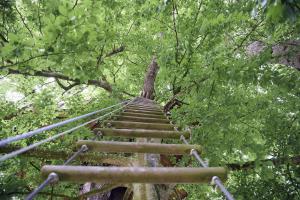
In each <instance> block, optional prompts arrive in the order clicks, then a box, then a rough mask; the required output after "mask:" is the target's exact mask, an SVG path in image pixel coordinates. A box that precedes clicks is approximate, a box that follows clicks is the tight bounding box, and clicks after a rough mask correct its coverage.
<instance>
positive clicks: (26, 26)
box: [15, 6, 33, 38]
mask: <svg viewBox="0 0 300 200" xmlns="http://www.w3.org/2000/svg"><path fill="white" fill-rule="evenodd" d="M15 9H16V11H17V13H18V14H19V15H20V18H21V20H22V22H23V24H24V26H25V28H26V29H27V30H28V32H29V33H30V35H31V37H32V38H33V34H32V32H31V30H30V29H29V27H28V25H27V24H26V22H25V19H24V17H23V16H22V14H21V12H20V11H19V10H18V8H17V6H15Z"/></svg>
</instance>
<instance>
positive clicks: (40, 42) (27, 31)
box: [0, 0, 300, 199]
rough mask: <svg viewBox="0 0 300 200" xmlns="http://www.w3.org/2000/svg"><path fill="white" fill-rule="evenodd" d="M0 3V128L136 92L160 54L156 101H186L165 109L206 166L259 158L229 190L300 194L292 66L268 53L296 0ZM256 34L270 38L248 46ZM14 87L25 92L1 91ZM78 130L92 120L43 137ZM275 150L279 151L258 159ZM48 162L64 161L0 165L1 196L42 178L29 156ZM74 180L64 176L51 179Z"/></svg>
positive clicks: (16, 127)
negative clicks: (188, 134)
mask: <svg viewBox="0 0 300 200" xmlns="http://www.w3.org/2000/svg"><path fill="white" fill-rule="evenodd" d="M0 13H1V20H0V24H1V27H0V56H1V66H0V74H1V76H2V79H1V83H0V84H1V88H0V93H1V98H0V101H1V105H0V116H1V121H0V130H1V135H0V138H1V139H3V138H6V137H8V136H13V135H17V134H21V133H24V132H26V131H28V130H33V129H36V128H38V127H41V126H45V125H48V124H51V123H54V122H58V121H61V120H62V119H66V118H70V117H73V116H78V115H80V114H83V113H87V112H89V111H93V110H96V109H100V108H103V107H106V106H108V105H112V104H114V103H116V102H118V101H119V100H120V99H126V98H129V97H131V96H138V95H139V92H140V90H141V89H142V83H143V79H144V74H145V72H146V69H147V66H148V65H149V63H150V61H151V58H152V56H153V55H156V56H157V59H158V63H159V66H160V71H159V73H158V77H157V81H156V100H157V101H158V102H159V103H161V105H164V104H165V103H167V102H168V101H169V100H171V99H172V98H177V99H179V100H180V101H182V102H183V105H182V106H181V107H177V108H175V109H173V110H172V111H171V112H172V119H173V120H174V121H175V122H176V123H177V124H178V125H179V126H180V127H181V128H183V129H184V128H190V129H192V133H193V134H192V138H191V139H192V140H191V141H192V142H193V143H198V144H201V145H203V147H204V149H205V154H204V155H203V156H204V157H205V158H206V159H207V160H208V161H209V163H210V165H211V166H219V165H220V166H224V165H228V164H230V163H238V164H239V163H241V164H242V163H245V162H249V161H255V166H254V168H251V169H242V170H239V171H232V172H231V173H230V177H229V180H228V182H227V187H228V188H229V190H230V191H231V192H232V193H233V195H234V196H235V197H236V199H299V198H300V190H299V188H300V178H299V177H300V175H299V163H298V165H296V164H295V163H291V162H288V161H287V160H288V158H289V157H293V156H297V155H299V152H300V151H299V150H300V149H299V148H300V147H299V143H300V134H299V133H300V127H299V126H300V121H299V117H300V116H299V115H300V113H299V110H300V104H299V97H300V89H299V88H300V73H299V71H297V70H296V69H295V68H293V67H287V66H284V65H280V64H276V62H275V60H276V59H274V55H272V53H271V51H270V50H271V49H272V46H273V45H276V44H279V43H282V42H286V41H295V40H299V32H300V31H299V30H300V18H299V3H298V2H297V1H279V0H276V1H258V2H256V1H231V0H228V1H221V0H206V1H204V0H202V1H201V0H199V1H192V0H185V1H178V0H164V1H161V0H151V1H145V0H132V1H125V0H124V1H114V0H111V1H104V0H103V1H93V0H74V1H68V0H51V1H41V0H34V1H33V0H32V1H31V0H19V1H9V0H4V1H1V2H0ZM251 13H252V14H251ZM253 41H261V42H263V43H264V44H265V45H266V48H265V49H264V51H262V52H260V53H259V54H258V55H256V56H250V55H249V54H247V51H246V47H247V46H248V45H249V44H250V43H252V42H253ZM296 47H297V48H299V46H296ZM291 53H293V52H291ZM12 92H17V93H18V94H19V96H21V98H20V99H19V100H15V101H8V98H7V95H11V93H12ZM15 98H16V97H15ZM72 125H73V124H71V125H69V126H67V127H71V126H72ZM67 127H65V128H67ZM60 130H63V129H59V130H55V131H49V132H47V133H45V134H42V135H40V136H37V137H33V138H31V139H28V140H24V141H21V142H18V143H16V144H18V145H20V146H25V145H27V144H31V143H33V142H35V141H37V140H40V139H44V138H47V137H49V136H50V135H53V134H55V133H57V131H60ZM84 137H92V133H91V132H90V131H89V130H88V128H83V129H81V130H80V131H77V132H75V133H74V134H71V135H69V136H66V137H64V138H63V139H59V140H57V141H55V142H53V143H48V144H46V145H44V146H43V147H44V148H48V149H49V150H51V149H62V150H65V149H70V148H72V146H71V145H72V144H73V142H74V141H76V140H77V139H78V138H84ZM281 158H284V159H285V161H286V162H282V163H279V164H278V163H274V162H262V160H265V159H281ZM32 163H33V164H32ZM45 163H60V164H61V163H62V161H48V160H44V159H43V158H35V159H33V158H30V159H29V158H23V157H18V158H16V159H12V160H10V161H8V162H5V163H4V164H2V165H1V173H0V180H1V181H0V197H1V199H4V198H8V199H12V198H13V196H14V197H19V198H22V197H23V193H26V192H28V191H30V190H32V189H34V188H35V187H36V186H37V185H38V184H39V183H40V181H41V179H40V178H39V177H40V176H39V175H40V174H39V172H38V171H37V170H36V168H35V167H34V166H38V167H41V166H42V165H43V164H45ZM184 164H186V165H193V166H197V165H196V163H195V162H193V163H189V162H188V161H187V163H183V165H184ZM33 165H34V166H33ZM12 177H13V178H12ZM181 187H183V188H185V189H186V190H187V191H188V193H189V199H222V196H221V195H220V193H219V192H217V191H215V190H214V189H211V187H208V186H203V185H200V186H199V185H191V186H187V185H183V186H181ZM47 191H48V192H51V188H48V189H47ZM76 191H78V187H77V186H76V185H72V184H66V185H60V186H56V187H55V189H54V193H55V194H64V195H67V196H73V195H74V194H76ZM11 192H12V193H13V192H15V193H13V194H11V195H8V194H9V193H11ZM16 192H19V193H16ZM39 198H40V199H44V198H45V196H40V197H39Z"/></svg>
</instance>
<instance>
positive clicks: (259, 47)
mask: <svg viewBox="0 0 300 200" xmlns="http://www.w3.org/2000/svg"><path fill="white" fill-rule="evenodd" d="M266 48H267V45H266V44H265V43H263V42H261V41H255V42H252V43H251V44H250V45H248V46H247V48H246V53H247V54H248V55H249V56H256V55H259V54H260V53H261V52H263V51H264V50H265V49H266ZM271 53H272V57H273V60H272V62H273V63H278V64H282V65H286V66H290V67H294V68H296V69H298V70H300V40H290V41H285V42H280V43H278V44H274V45H272V46H271Z"/></svg>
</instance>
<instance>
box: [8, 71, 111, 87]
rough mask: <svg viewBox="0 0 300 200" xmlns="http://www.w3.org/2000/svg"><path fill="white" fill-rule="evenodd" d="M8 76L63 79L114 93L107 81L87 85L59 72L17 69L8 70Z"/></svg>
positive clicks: (88, 82)
mask: <svg viewBox="0 0 300 200" xmlns="http://www.w3.org/2000/svg"><path fill="white" fill-rule="evenodd" d="M8 74H17V75H24V76H36V77H47V78H56V79H61V80H66V81H72V82H74V84H75V83H76V85H79V84H87V85H94V86H97V87H101V88H103V89H105V90H106V91H108V92H112V87H111V85H110V84H109V83H108V82H106V81H102V80H88V81H87V82H86V83H82V82H81V81H80V80H79V79H73V78H71V77H68V76H65V75H63V74H60V73H57V72H52V71H36V70H32V71H31V72H28V71H20V70H15V69H8Z"/></svg>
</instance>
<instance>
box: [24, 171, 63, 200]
mask: <svg viewBox="0 0 300 200" xmlns="http://www.w3.org/2000/svg"><path fill="white" fill-rule="evenodd" d="M57 181H58V176H57V174H56V173H50V174H49V175H48V177H47V179H46V180H45V181H44V182H43V183H42V184H41V185H40V186H39V187H37V188H36V189H35V190H34V191H33V192H31V193H30V194H29V195H28V196H27V197H26V198H25V200H32V199H34V197H35V196H36V195H37V194H38V193H39V192H40V191H41V190H43V189H44V188H45V187H46V186H47V185H49V184H50V183H55V182H57Z"/></svg>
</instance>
